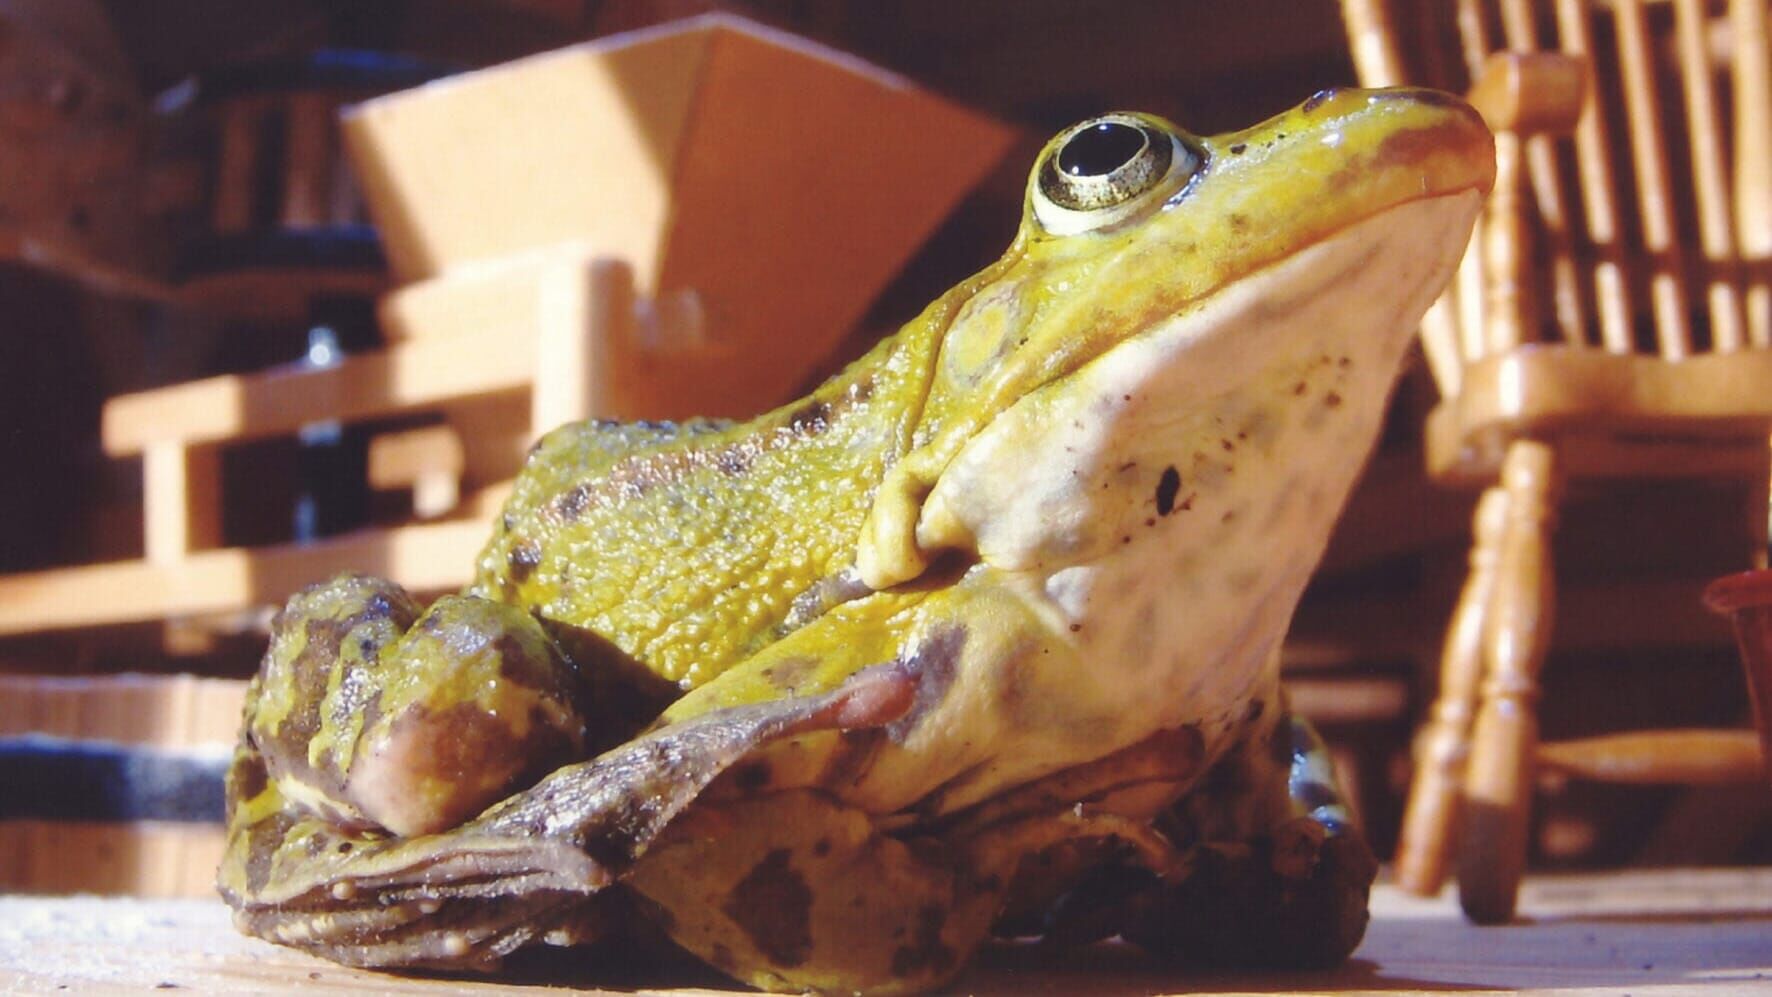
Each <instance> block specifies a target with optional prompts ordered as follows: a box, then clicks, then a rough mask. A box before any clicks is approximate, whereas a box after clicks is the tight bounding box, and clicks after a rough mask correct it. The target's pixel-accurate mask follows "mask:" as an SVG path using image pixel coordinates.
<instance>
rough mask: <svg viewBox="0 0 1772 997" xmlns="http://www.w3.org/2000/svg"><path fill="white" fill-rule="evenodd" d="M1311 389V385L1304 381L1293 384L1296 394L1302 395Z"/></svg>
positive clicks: (1293, 391) (1293, 390)
mask: <svg viewBox="0 0 1772 997" xmlns="http://www.w3.org/2000/svg"><path fill="white" fill-rule="evenodd" d="M1309 389H1310V385H1308V384H1306V383H1304V382H1303V381H1300V382H1298V383H1297V384H1294V385H1293V386H1292V393H1293V394H1294V395H1302V394H1304V393H1305V392H1306V391H1308V390H1309Z"/></svg>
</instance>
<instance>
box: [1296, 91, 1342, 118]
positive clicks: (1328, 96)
mask: <svg viewBox="0 0 1772 997" xmlns="http://www.w3.org/2000/svg"><path fill="white" fill-rule="evenodd" d="M1336 93H1337V91H1336V89H1335V88H1334V87H1324V88H1323V89H1321V90H1318V91H1317V92H1316V93H1314V94H1311V96H1310V99H1309V100H1307V101H1305V102H1304V107H1303V108H1301V110H1303V111H1304V113H1306V114H1309V113H1311V112H1312V111H1314V110H1316V109H1317V108H1319V107H1321V106H1323V104H1324V103H1326V102H1328V101H1330V100H1332V99H1334V97H1335V94H1336Z"/></svg>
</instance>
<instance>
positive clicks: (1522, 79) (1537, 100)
mask: <svg viewBox="0 0 1772 997" xmlns="http://www.w3.org/2000/svg"><path fill="white" fill-rule="evenodd" d="M1587 75H1588V66H1587V60H1586V59H1584V58H1582V57H1581V56H1576V55H1569V54H1566V53H1562V52H1494V53H1491V54H1490V56H1489V58H1488V59H1486V60H1484V62H1483V69H1482V72H1481V73H1480V74H1479V75H1478V77H1477V81H1476V85H1475V86H1472V87H1471V90H1470V94H1469V100H1470V102H1471V106H1472V107H1475V108H1476V109H1477V113H1478V114H1481V115H1482V116H1483V121H1484V122H1485V123H1487V124H1488V125H1489V129H1490V130H1491V131H1495V132H1511V133H1513V134H1515V135H1522V136H1524V135H1543V134H1558V135H1560V134H1567V133H1569V132H1571V131H1574V129H1575V122H1576V121H1577V120H1579V119H1580V117H1581V109H1582V107H1583V105H1584V102H1585V100H1586V96H1587Z"/></svg>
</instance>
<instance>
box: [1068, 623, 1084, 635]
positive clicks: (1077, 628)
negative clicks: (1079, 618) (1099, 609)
mask: <svg viewBox="0 0 1772 997" xmlns="http://www.w3.org/2000/svg"><path fill="white" fill-rule="evenodd" d="M1082 631H1083V624H1081V623H1073V624H1071V633H1081V632H1082Z"/></svg>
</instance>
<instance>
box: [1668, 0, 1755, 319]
mask: <svg viewBox="0 0 1772 997" xmlns="http://www.w3.org/2000/svg"><path fill="white" fill-rule="evenodd" d="M1709 26H1710V18H1709V17H1708V16H1707V15H1706V13H1705V0H1674V38H1675V41H1674V44H1675V51H1676V52H1677V53H1678V55H1679V60H1678V61H1679V64H1680V88H1681V90H1682V91H1684V94H1685V98H1686V128H1687V133H1688V141H1687V143H1686V147H1687V148H1688V149H1690V150H1691V157H1692V189H1693V196H1694V199H1695V207H1696V209H1697V214H1698V244H1699V247H1700V248H1701V249H1702V250H1703V253H1704V262H1705V267H1704V284H1705V296H1706V298H1707V299H1708V302H1709V305H1710V329H1711V345H1712V348H1714V349H1716V350H1720V351H1724V352H1733V351H1735V350H1739V349H1741V348H1742V346H1743V345H1745V342H1746V338H1747V335H1746V332H1745V330H1744V329H1743V328H1742V326H1743V317H1742V313H1741V287H1740V283H1739V275H1738V272H1737V271H1736V269H1735V267H1734V261H1735V259H1736V255H1735V233H1734V231H1733V230H1732V229H1731V226H1730V220H1729V215H1730V211H1729V180H1728V177H1727V175H1726V169H1725V167H1724V165H1723V161H1724V157H1725V156H1726V155H1727V153H1726V152H1725V151H1724V149H1723V126H1722V122H1721V119H1720V118H1719V117H1718V114H1717V96H1716V90H1715V86H1714V83H1713V80H1714V75H1713V70H1712V67H1711V58H1710V46H1709V45H1708V44H1707V43H1706V35H1707V33H1708V29H1709Z"/></svg>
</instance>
